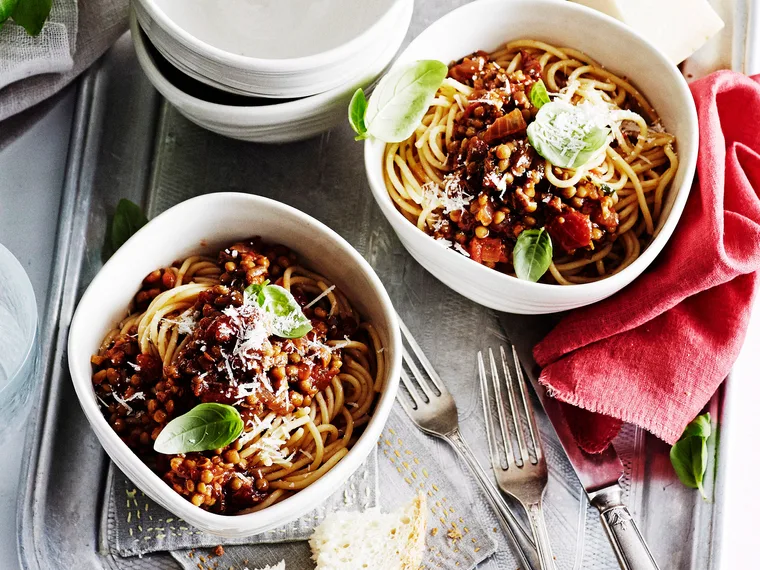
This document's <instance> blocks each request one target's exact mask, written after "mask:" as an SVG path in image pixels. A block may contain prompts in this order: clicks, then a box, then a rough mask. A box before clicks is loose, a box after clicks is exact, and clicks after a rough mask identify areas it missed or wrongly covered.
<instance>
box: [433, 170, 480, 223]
mask: <svg viewBox="0 0 760 570" xmlns="http://www.w3.org/2000/svg"><path fill="white" fill-rule="evenodd" d="M471 201H472V196H470V195H469V194H467V192H465V191H464V188H463V187H462V184H461V183H460V180H459V178H458V177H457V176H456V175H454V174H447V175H446V176H444V178H443V188H441V187H440V186H439V185H438V184H436V183H435V182H427V183H425V184H424V185H423V186H422V202H423V205H424V206H425V207H426V208H429V209H430V210H438V209H442V211H443V213H444V214H449V213H451V212H459V211H462V210H464V209H465V208H466V207H467V206H469V205H470V202H471Z"/></svg>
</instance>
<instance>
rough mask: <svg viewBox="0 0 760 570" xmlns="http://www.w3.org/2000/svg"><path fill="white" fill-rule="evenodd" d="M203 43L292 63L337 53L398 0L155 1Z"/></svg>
mask: <svg viewBox="0 0 760 570" xmlns="http://www.w3.org/2000/svg"><path fill="white" fill-rule="evenodd" d="M154 3H155V4H156V5H157V6H158V7H159V8H160V9H161V10H162V11H163V12H164V13H165V14H166V15H167V16H168V17H169V18H170V19H171V20H172V21H174V22H175V23H176V24H177V25H178V26H180V27H181V28H182V29H184V30H185V31H187V32H188V33H190V34H191V35H193V36H195V37H196V38H198V39H199V40H201V41H202V42H205V43H207V44H208V45H211V46H214V47H216V48H218V49H221V50H224V51H227V52H230V53H233V54H238V55H242V56H246V57H253V58H262V59H289V58H300V57H308V56H312V55H316V54H319V53H323V52H326V51H329V50H331V49H334V48H337V47H338V46H340V45H343V44H345V43H347V42H350V41H351V40H353V39H354V38H357V37H359V36H360V35H362V34H363V33H364V32H366V31H367V30H368V29H369V28H370V27H372V25H373V24H374V23H375V22H376V21H378V20H379V19H380V18H381V17H382V16H383V15H384V14H385V13H386V12H387V11H388V10H389V9H390V7H391V6H392V5H393V4H394V0H373V1H372V2H357V1H356V0H309V1H308V2H304V1H303V0H257V1H253V2H252V1H251V0H224V1H223V2H209V1H208V0H154Z"/></svg>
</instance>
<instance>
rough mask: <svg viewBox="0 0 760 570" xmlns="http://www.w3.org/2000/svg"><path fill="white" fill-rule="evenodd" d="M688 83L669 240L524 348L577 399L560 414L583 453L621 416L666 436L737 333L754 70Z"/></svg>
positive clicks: (759, 245) (753, 148) (757, 80)
mask: <svg viewBox="0 0 760 570" xmlns="http://www.w3.org/2000/svg"><path fill="white" fill-rule="evenodd" d="M691 91H692V95H693V96H694V100H695V102H696V106H697V114H698V117H699V126H700V141H699V158H698V163H697V181H696V182H695V184H694V187H693V188H692V191H691V195H690V196H689V200H688V202H687V204H686V208H685V210H684V213H683V216H682V218H681V220H680V222H679V224H678V227H677V228H676V231H675V233H674V234H673V236H672V238H671V239H670V242H669V243H668V245H667V246H666V248H665V249H664V250H663V252H662V253H661V254H660V255H659V257H658V258H657V260H656V261H655V263H654V264H653V265H652V267H651V268H650V270H649V271H648V272H646V273H645V274H644V275H642V276H641V277H639V278H638V279H637V280H636V281H635V282H633V283H632V284H631V285H629V286H628V287H627V288H626V289H625V290H624V291H622V292H621V293H618V294H617V295H615V296H613V297H612V298H610V299H607V300H605V301H602V302H600V303H597V304H596V305H593V306H591V307H586V308H583V309H578V310H576V311H573V312H572V313H570V314H569V315H568V316H567V317H565V318H564V319H563V320H562V321H561V322H560V323H559V325H557V327H556V328H554V329H553V330H552V331H551V333H549V335H548V336H547V337H546V338H545V339H544V340H543V341H542V342H541V343H540V344H538V345H537V346H536V347H535V349H534V356H535V359H536V362H538V364H539V365H541V366H542V367H543V371H542V373H541V377H540V382H541V383H542V384H544V385H545V386H547V388H548V389H549V392H550V393H551V394H552V395H553V396H554V397H556V398H558V399H559V400H562V401H564V402H567V403H569V404H572V405H573V406H578V407H579V408H583V410H580V409H577V408H576V409H572V408H571V407H570V406H568V410H567V415H568V420H569V422H570V423H571V424H572V427H573V428H574V433H575V435H576V438H577V441H578V443H579V444H580V445H581V447H582V448H584V449H585V450H586V451H589V452H591V453H594V452H599V451H602V450H604V449H605V448H606V447H607V445H609V442H610V441H611V440H612V439H613V438H614V436H615V435H616V434H617V432H618V430H619V429H620V425H621V423H622V422H623V421H624V422H630V423H634V424H636V425H639V426H641V427H643V428H645V429H647V430H649V431H650V432H652V433H653V434H655V435H656V436H658V437H660V438H662V439H664V440H665V441H666V442H668V443H671V444H672V443H674V442H675V441H676V440H677V439H678V438H679V437H680V435H681V434H682V432H683V430H684V428H685V427H686V424H688V423H689V422H690V421H691V420H692V419H694V417H695V416H696V415H697V414H699V412H700V410H701V409H702V408H703V407H704V405H705V404H706V403H707V401H708V400H709V399H710V397H711V396H712V395H713V393H714V392H715V390H716V389H717V388H718V386H719V385H720V383H721V382H722V381H723V380H724V378H725V377H726V375H727V374H728V372H729V370H730V369H731V366H732V365H733V363H734V361H735V360H736V357H737V356H738V353H739V349H740V348H741V345H742V343H743V341H744V337H745V334H746V331H747V325H748V322H749V315H750V309H751V306H752V300H753V295H754V292H755V290H756V285H757V277H758V275H757V271H758V270H759V269H760V196H759V194H758V193H759V192H760V76H756V77H752V78H750V77H747V76H744V75H741V74H738V73H732V72H728V71H722V72H718V73H714V74H712V75H710V76H709V77H706V78H704V79H701V80H699V81H696V82H694V83H692V85H691ZM586 410H588V411H586ZM590 412H594V413H590Z"/></svg>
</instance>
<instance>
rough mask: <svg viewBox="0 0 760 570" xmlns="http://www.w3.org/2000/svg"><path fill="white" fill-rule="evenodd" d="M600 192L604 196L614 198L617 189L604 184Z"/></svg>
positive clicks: (600, 187)
mask: <svg viewBox="0 0 760 570" xmlns="http://www.w3.org/2000/svg"><path fill="white" fill-rule="evenodd" d="M599 190H601V191H602V194H604V195H605V196H612V195H613V194H614V193H615V189H614V188H612V187H611V186H609V185H608V184H602V185H601V186H599Z"/></svg>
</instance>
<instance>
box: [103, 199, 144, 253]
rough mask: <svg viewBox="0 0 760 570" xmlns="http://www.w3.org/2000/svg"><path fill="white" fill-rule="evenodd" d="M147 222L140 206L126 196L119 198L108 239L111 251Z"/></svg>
mask: <svg viewBox="0 0 760 570" xmlns="http://www.w3.org/2000/svg"><path fill="white" fill-rule="evenodd" d="M147 223H148V218H146V217H145V214H144V213H143V211H142V209H141V208H140V206H138V205H137V204H135V203H134V202H130V201H129V200H127V199H126V198H122V199H121V200H119V203H118V204H117V205H116V211H115V212H114V214H113V219H112V221H111V227H110V231H109V232H108V239H109V243H108V245H110V247H111V253H113V252H115V251H116V250H117V249H119V248H120V247H121V246H122V245H124V243H125V242H126V241H127V240H128V239H129V238H131V237H132V236H133V235H134V234H135V233H137V230H139V229H140V228H141V227H143V226H144V225H145V224H147Z"/></svg>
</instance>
